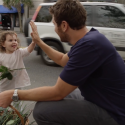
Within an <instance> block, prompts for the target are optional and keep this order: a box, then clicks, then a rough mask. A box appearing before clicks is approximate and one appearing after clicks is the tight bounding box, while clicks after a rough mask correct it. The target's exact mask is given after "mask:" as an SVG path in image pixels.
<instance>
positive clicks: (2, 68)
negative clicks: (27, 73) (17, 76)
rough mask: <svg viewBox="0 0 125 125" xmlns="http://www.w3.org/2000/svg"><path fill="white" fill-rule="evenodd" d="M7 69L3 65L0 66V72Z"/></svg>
mask: <svg viewBox="0 0 125 125" xmlns="http://www.w3.org/2000/svg"><path fill="white" fill-rule="evenodd" d="M7 71H8V68H7V67H5V66H1V67H0V72H7Z"/></svg>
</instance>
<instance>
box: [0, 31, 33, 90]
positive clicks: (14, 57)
mask: <svg viewBox="0 0 125 125" xmlns="http://www.w3.org/2000/svg"><path fill="white" fill-rule="evenodd" d="M34 47H35V43H34V42H33V41H32V43H31V44H30V45H29V46H28V47H26V48H19V39H18V38H17V34H16V33H15V32H13V31H4V32H2V33H1V34H0V66H1V65H3V66H6V67H8V68H9V69H10V70H13V69H19V68H25V66H24V63H23V57H25V56H28V55H29V54H30V53H31V52H32V51H33V50H34ZM12 75H13V79H12V80H8V79H7V78H5V79H3V80H1V81H0V92H3V91H5V90H10V89H22V88H23V87H25V86H29V85H30V78H29V76H28V74H27V71H26V69H22V70H15V71H13V72H12Z"/></svg>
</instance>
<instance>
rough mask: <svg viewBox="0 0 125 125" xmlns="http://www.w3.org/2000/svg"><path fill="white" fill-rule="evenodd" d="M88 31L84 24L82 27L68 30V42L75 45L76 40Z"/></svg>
mask: <svg viewBox="0 0 125 125" xmlns="http://www.w3.org/2000/svg"><path fill="white" fill-rule="evenodd" d="M88 32H89V30H88V29H87V27H86V26H85V27H84V28H82V29H80V30H72V29H71V30H70V34H69V36H70V41H69V42H70V43H71V44H72V45H75V44H76V42H77V41H78V40H80V39H81V38H83V37H84V36H85V35H86V34H87V33H88Z"/></svg>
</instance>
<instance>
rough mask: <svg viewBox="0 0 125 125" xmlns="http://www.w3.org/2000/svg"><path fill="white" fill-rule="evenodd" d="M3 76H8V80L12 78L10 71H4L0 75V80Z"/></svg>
mask: <svg viewBox="0 0 125 125" xmlns="http://www.w3.org/2000/svg"><path fill="white" fill-rule="evenodd" d="M4 78H8V79H9V80H12V78H13V76H12V74H11V73H10V72H5V73H3V74H2V75H1V77H0V80H2V79H4Z"/></svg>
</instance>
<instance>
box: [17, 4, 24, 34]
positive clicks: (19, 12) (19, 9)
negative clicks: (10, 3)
mask: <svg viewBox="0 0 125 125" xmlns="http://www.w3.org/2000/svg"><path fill="white" fill-rule="evenodd" d="M16 9H17V11H18V16H19V24H20V32H21V33H22V32H23V29H22V21H21V4H20V3H19V4H17V5H16Z"/></svg>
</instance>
